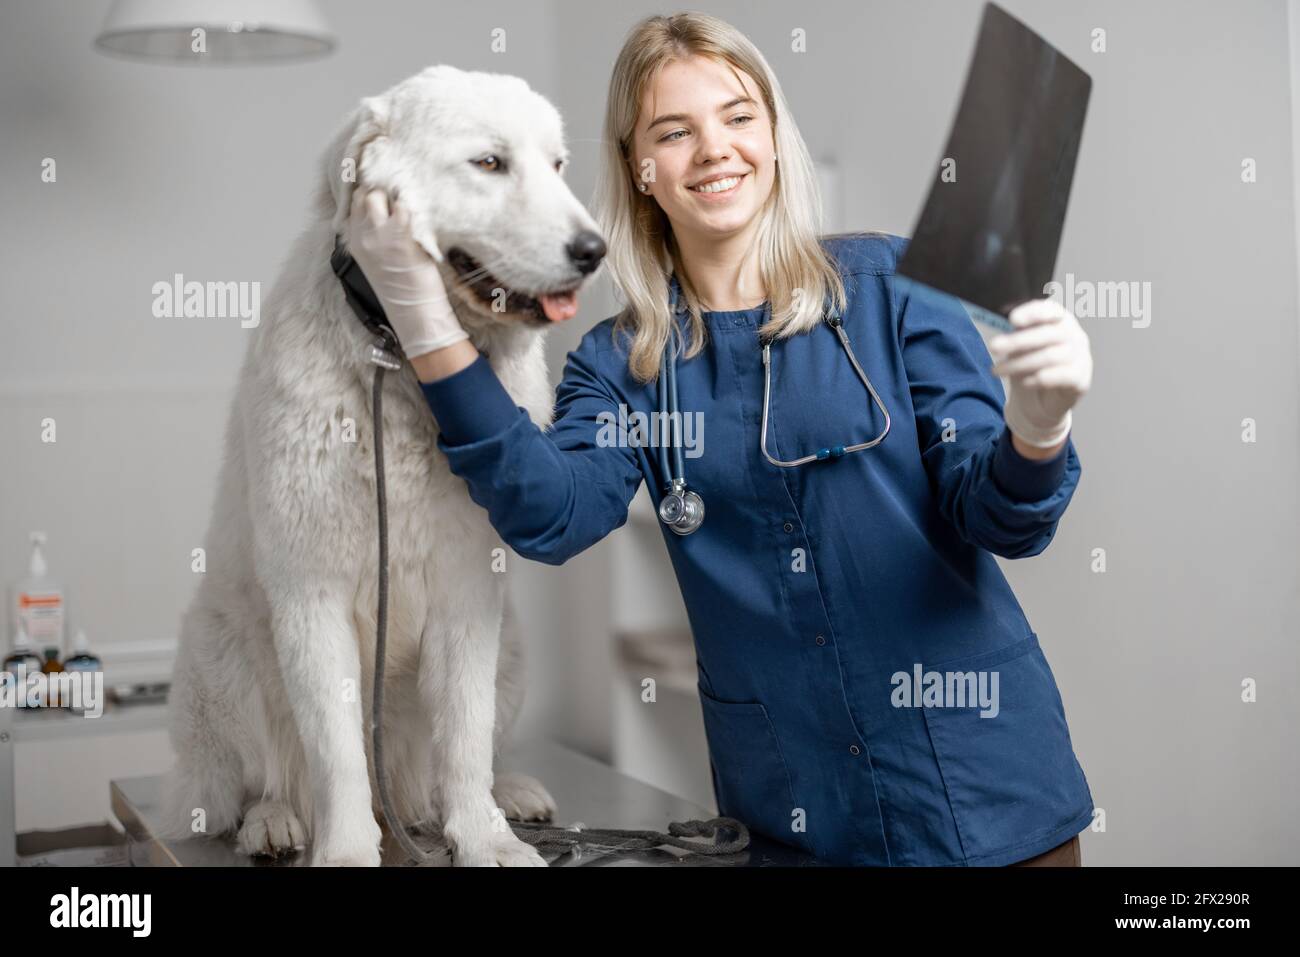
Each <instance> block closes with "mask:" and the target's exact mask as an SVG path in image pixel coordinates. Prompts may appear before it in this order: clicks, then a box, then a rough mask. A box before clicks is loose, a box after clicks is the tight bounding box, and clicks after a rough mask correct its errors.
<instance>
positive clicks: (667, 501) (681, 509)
mask: <svg viewBox="0 0 1300 957" xmlns="http://www.w3.org/2000/svg"><path fill="white" fill-rule="evenodd" d="M669 296H670V299H669V307H670V310H671V312H672V314H673V315H674V316H677V315H680V314H681V313H682V312H683V311H684V309H683V307H682V306H680V304H679V303H680V298H681V295H680V287H679V285H678V283H677V277H676V276H673V277H672V278H671V280H670V292H669ZM766 309H767V313H768V315H769V316H770V315H771V309H772V306H771V303H770V302H769V303H767V304H766ZM823 318H824V319H825V322H826V323H827V325H829V326H830V327H831V328H832V329H833V330H835V335H836V336H838V337H839V340H840V345H841V346H843V347H844V352H845V354H846V355H847V356H848V357H849V362H850V363H852V365H853V371H854V372H856V373H857V374H858V378H859V379H861V380H862V384H863V385H865V386H866V387H867V392H868V393H870V395H871V398H872V399H873V400H874V401H875V403H876V405H877V407H879V409H880V412H881V414H882V415H884V417H885V427H884V428H883V429H882V430H881V432H880V434H879V435H877V436H876V437H875V438H874V439H872V440H871V441H870V442H858V443H857V444H855V445H834V446H831V447H830V448H824V449H818V450H817V451H816V452H813V453H812V454H810V455H805V456H802V457H800V458H797V459H791V460H790V461H788V462H787V461H784V460H782V459H775V458H773V457H772V456H771V455H769V454H768V452H767V410H768V405H769V402H770V395H771V389H772V356H771V352H772V346H771V343H764V345H763V424H762V430H763V431H762V438H761V439H760V440H759V448H760V449H761V450H762V452H763V457H764V458H766V459H767V460H768V461H769V462H771V463H772V464H773V465H779V466H780V467H781V468H794V467H795V466H798V465H807V464H808V463H809V462H821V461H826V460H830V459H838V458H839V457H840V456H842V455H844V454H845V453H847V452H860V451H862V450H863V449H869V448H872V447H873V446H876V445H879V444H880V443H881V442H882V441H884V438H885V436H886V435H888V434H889V410H888V409H886V408H885V403H884V402H882V401H881V399H880V395H879V393H877V392H876V389H875V387H874V386H873V385H872V384H871V380H870V379H869V378H867V374H866V373H865V372H863V371H862V366H861V365H859V364H858V358H857V356H855V355H854V354H853V347H852V346H851V345H850V344H849V334H848V333H847V332H845V331H844V323H843V320H842V318H841V317H840V316H839V314H838V313H836V312H835V310H834V309H832V308H830V305H829V303H827V304H826V306H825V308H824V310H823ZM658 389H659V413H660V421H661V422H668V423H670V427H669V428H670V432H671V435H672V438H671V440H670V442H669V444H670V445H671V447H672V467H671V468H670V467H669V450H668V449H667V448H665V447H664V445H663V443H660V445H659V467H660V469H661V471H662V473H663V475H664V476H665V477H666V478H667V480H668V481H667V484H666V485H665V486H664V497H663V499H662V500H661V501H660V502H659V520H660V521H661V522H663V523H664V524H665V525H667V526H668V527H669V528H671V529H672V530H673V531H674V532H676V533H677V534H678V535H689V534H691V532H693V531H695V530H696V529H697V528H699V527H700V525H702V524H703V523H704V500H703V499H702V498H700V496H699V493H697V492H693V491H691V490H690V489H689V488H687V485H686V470H685V467H684V466H683V463H682V449H681V431H680V430H681V415H680V410H679V408H678V404H677V352H676V348H675V346H674V343H673V336H672V335H670V336H669V338H668V341H667V342H666V343H665V344H664V351H663V353H662V354H661V355H660V357H659V384H658Z"/></svg>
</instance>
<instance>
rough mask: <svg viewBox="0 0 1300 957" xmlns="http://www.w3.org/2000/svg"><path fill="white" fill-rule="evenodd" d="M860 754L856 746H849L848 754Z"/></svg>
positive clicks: (859, 749) (860, 750)
mask: <svg viewBox="0 0 1300 957" xmlns="http://www.w3.org/2000/svg"><path fill="white" fill-rule="evenodd" d="M861 753H862V749H861V748H859V747H858V746H857V745H856V744H850V745H849V754H861Z"/></svg>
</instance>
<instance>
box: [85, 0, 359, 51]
mask: <svg viewBox="0 0 1300 957" xmlns="http://www.w3.org/2000/svg"><path fill="white" fill-rule="evenodd" d="M196 31H198V32H196ZM334 45H335V39H334V35H333V34H332V33H330V31H329V28H328V27H327V26H326V24H325V18H324V17H323V16H321V13H320V11H319V10H318V9H317V7H316V3H315V0H113V6H112V7H111V8H110V9H109V11H108V17H107V18H106V19H105V20H104V26H103V28H102V29H101V30H100V31H99V36H98V37H96V38H95V47H96V49H98V50H100V51H101V52H104V53H110V54H115V55H118V56H125V57H130V58H132V59H138V60H150V61H154V62H159V63H195V64H209V65H214V64H258V63H269V62H275V61H282V60H297V59H305V58H309V57H317V56H323V55H325V54H327V53H329V52H330V51H331V50H333V49H334Z"/></svg>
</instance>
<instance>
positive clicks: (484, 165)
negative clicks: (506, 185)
mask: <svg viewBox="0 0 1300 957" xmlns="http://www.w3.org/2000/svg"><path fill="white" fill-rule="evenodd" d="M470 162H471V163H473V164H474V165H475V166H477V167H478V168H479V169H482V170H487V171H488V172H489V173H501V172H504V171H505V168H506V164H505V163H504V162H502V160H501V157H499V156H496V155H495V154H493V153H489V154H488V155H487V156H480V157H479V158H478V159H474V160H470Z"/></svg>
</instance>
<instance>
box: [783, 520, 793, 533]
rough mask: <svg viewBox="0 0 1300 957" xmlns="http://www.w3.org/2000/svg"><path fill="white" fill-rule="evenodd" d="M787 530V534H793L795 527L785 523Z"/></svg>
mask: <svg viewBox="0 0 1300 957" xmlns="http://www.w3.org/2000/svg"><path fill="white" fill-rule="evenodd" d="M785 530H786V531H787V532H793V531H794V526H793V525H791V524H790V523H789V522H786V523H785Z"/></svg>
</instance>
